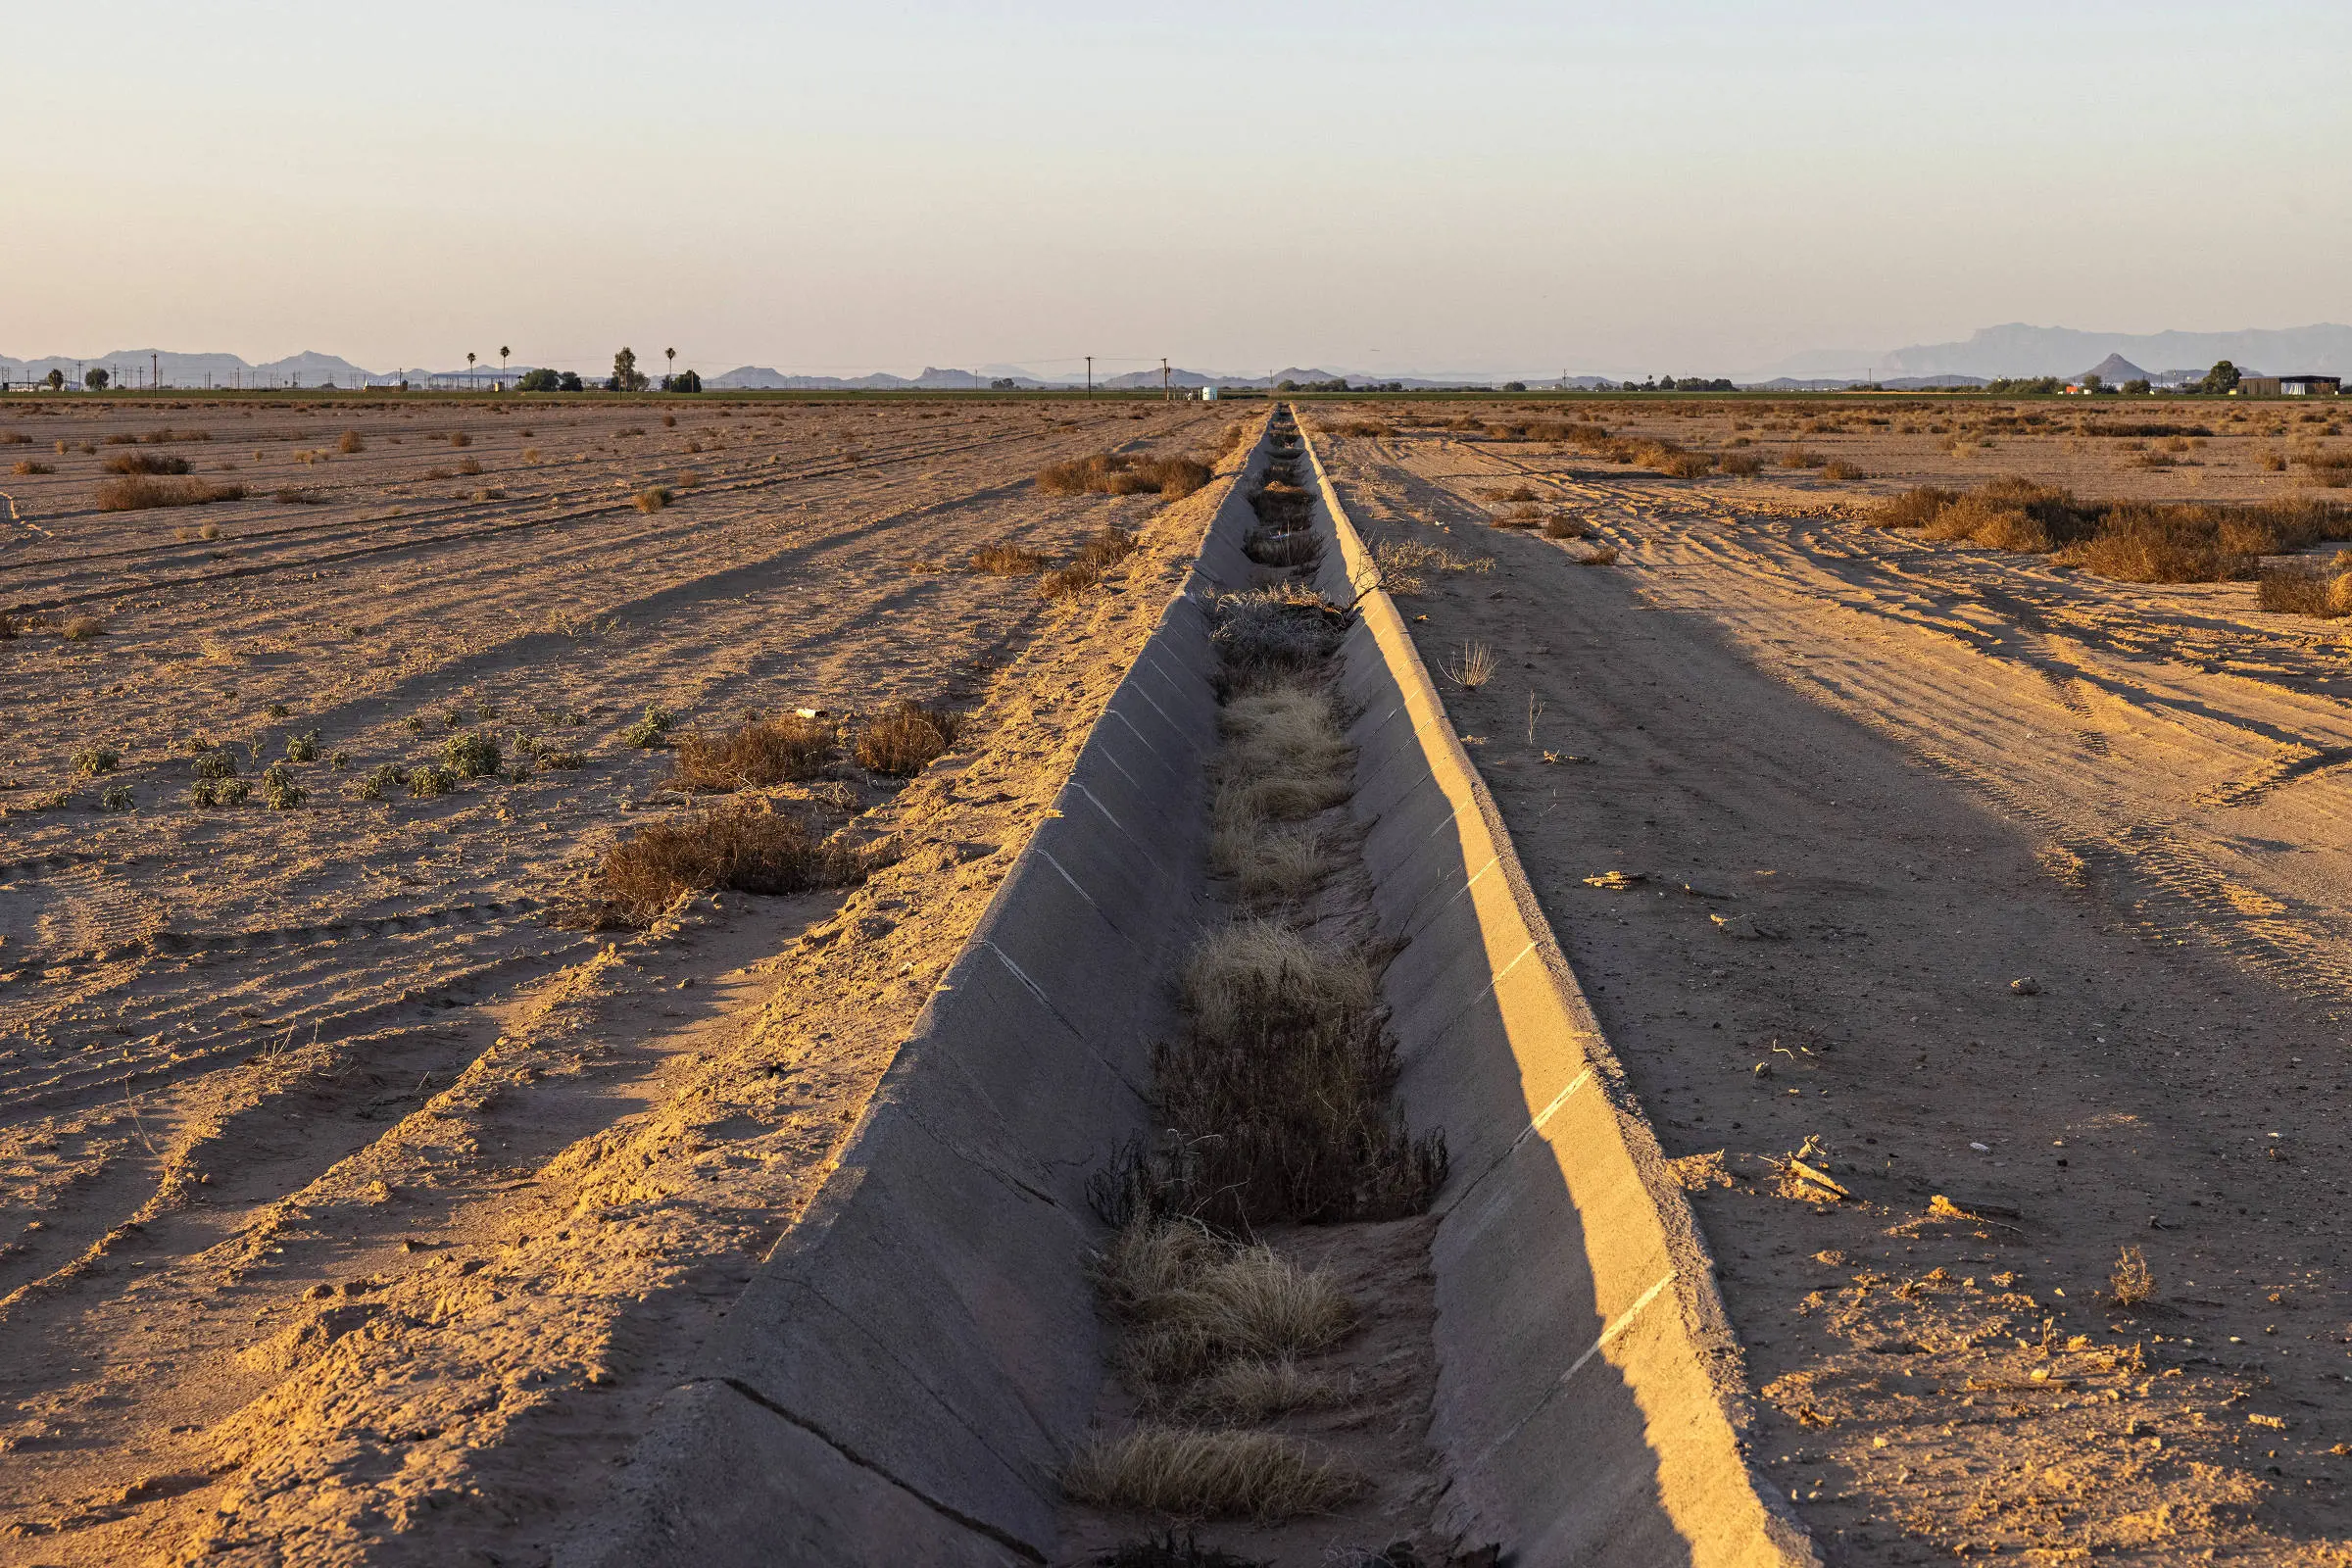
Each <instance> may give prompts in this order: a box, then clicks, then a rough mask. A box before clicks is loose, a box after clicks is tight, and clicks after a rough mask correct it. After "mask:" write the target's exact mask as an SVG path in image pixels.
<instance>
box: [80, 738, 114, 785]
mask: <svg viewBox="0 0 2352 1568" xmlns="http://www.w3.org/2000/svg"><path fill="white" fill-rule="evenodd" d="M122 765H123V754H122V753H121V752H118V751H116V750H115V749H114V748H113V747H112V746H93V747H91V748H90V749H89V750H88V751H86V752H76V753H74V754H73V771H74V772H76V773H78V774H80V775H81V776H82V777H83V778H96V777H97V776H98V775H99V774H101V773H112V772H113V771H114V770H115V769H116V768H118V767H121V766H122Z"/></svg>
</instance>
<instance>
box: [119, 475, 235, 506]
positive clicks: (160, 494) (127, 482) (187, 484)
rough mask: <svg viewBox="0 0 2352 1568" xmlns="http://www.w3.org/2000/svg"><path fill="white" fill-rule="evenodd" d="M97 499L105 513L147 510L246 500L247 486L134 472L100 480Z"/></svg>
mask: <svg viewBox="0 0 2352 1568" xmlns="http://www.w3.org/2000/svg"><path fill="white" fill-rule="evenodd" d="M97 499H98V510H99V511H101V512H143V511H147V510H149V509H151V508H155V507H201V506H209V505H211V504H212V503H214V502H217V501H242V500H244V499H245V487H244V486H243V485H241V484H223V483H221V482H219V481H217V480H212V479H192V478H167V477H158V476H155V475H150V474H131V475H128V476H126V477H124V478H120V479H101V480H100V481H98V492H97Z"/></svg>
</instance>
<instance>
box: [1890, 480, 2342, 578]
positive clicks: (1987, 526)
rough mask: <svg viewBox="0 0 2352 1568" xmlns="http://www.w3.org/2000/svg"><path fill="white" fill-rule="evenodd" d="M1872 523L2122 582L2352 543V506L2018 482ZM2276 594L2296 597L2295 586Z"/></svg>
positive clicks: (2237, 567) (2240, 565)
mask: <svg viewBox="0 0 2352 1568" xmlns="http://www.w3.org/2000/svg"><path fill="white" fill-rule="evenodd" d="M1873 520H1874V521H1876V522H1877V523H1879V525H1880V526H1882V527H1888V528H1906V527H1916V528H1918V529H1920V531H1921V532H1922V533H1923V534H1925V535H1926V536H1927V537H1929V538H1931V539H1951V540H1959V541H1965V542H1967V543H1970V544H1977V545H1985V546H1989V547H1991V548H1993V549H1999V550H2017V551H2027V552H2033V553H2040V554H2046V553H2050V552H2057V553H2058V556H2059V559H2060V560H2061V561H2062V562H2064V563H2065V564H2069V565H2075V566H2081V567H2082V568H2083V569H2085V570H2087V571H2094V572H2097V573H2099V574H2100V575H2101V576H2106V577H2113V578H2117V579H2119V580H2121V581H2125V582H2223V581H2229V580H2230V579H2233V578H2243V577H2249V576H2253V575H2255V574H2256V565H2257V563H2258V559H2259V558H2260V557H2263V556H2274V555H2282V554H2286V553H2288V552H2292V551H2296V550H2302V549H2305V548H2307V547H2309V546H2311V545H2314V544H2317V543H2319V542H2321V541H2322V540H2327V539H2344V538H2352V509H2346V508H2342V507H2336V506H2331V505H2329V504H2327V502H2324V501H2319V500H2316V499H2313V498H2309V497H2304V498H2297V499H2294V500H2287V501H2276V502H2266V503H2263V504H2261V505H2258V506H2249V507H2227V506H2215V505H2195V504H2189V505H2167V504H2157V503H2148V502H2099V501H2081V500H2078V499H2077V498H2076V497H2075V496H2074V495H2073V494H2072V493H2071V492H2068V491H2065V490H2061V489H2057V488H2054V487H2051V486H2047V485H2036V484H2034V483H2032V482H2030V481H2028V480H2024V479H2017V478H2005V479H1995V480H1993V481H1992V482H1991V483H1989V484H1986V485H1984V486H1981V487H1980V488H1978V489H1976V490H1972V491H1967V492H1953V491H1949V490H1940V489H1936V488H1934V487H1923V488H1921V489H1917V490H1911V491H1906V492H1905V493H1904V494H1902V495H1899V496H1894V497H1891V498H1889V499H1888V500H1887V501H1885V502H1882V503H1880V505H1879V507H1878V508H1877V510H1876V512H1875V513H1874V515H1873ZM2291 569H2292V570H2301V569H2304V568H2300V567H2297V568H2291ZM2278 592H2280V593H2284V594H2287V595H2289V596H2292V595H2293V594H2294V592H2295V589H2294V587H2293V585H2291V584H2288V585H2286V586H2283V587H2282V588H2280V589H2279V590H2278Z"/></svg>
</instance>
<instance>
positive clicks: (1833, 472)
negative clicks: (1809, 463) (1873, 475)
mask: <svg viewBox="0 0 2352 1568" xmlns="http://www.w3.org/2000/svg"><path fill="white" fill-rule="evenodd" d="M1821 476H1822V477H1823V478H1824V479H1840V480H1846V481H1849V482H1850V481H1852V480H1855V479H1860V478H1864V477H1866V475H1864V473H1863V472H1862V470H1861V469H1860V468H1858V467H1856V466H1854V465H1852V464H1850V463H1848V462H1846V461H1845V460H1844V459H1842V458H1833V459H1832V460H1830V461H1829V462H1828V463H1825V464H1823V465H1822V466H1821Z"/></svg>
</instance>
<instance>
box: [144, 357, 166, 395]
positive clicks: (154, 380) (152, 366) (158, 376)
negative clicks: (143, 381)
mask: <svg viewBox="0 0 2352 1568" xmlns="http://www.w3.org/2000/svg"><path fill="white" fill-rule="evenodd" d="M163 363H164V361H163V356H162V355H160V354H153V353H151V354H149V355H148V356H147V388H148V390H149V391H153V390H154V389H155V387H156V386H157V384H158V383H160V382H161V381H162V380H163V378H164V377H163V370H162V366H163Z"/></svg>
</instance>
